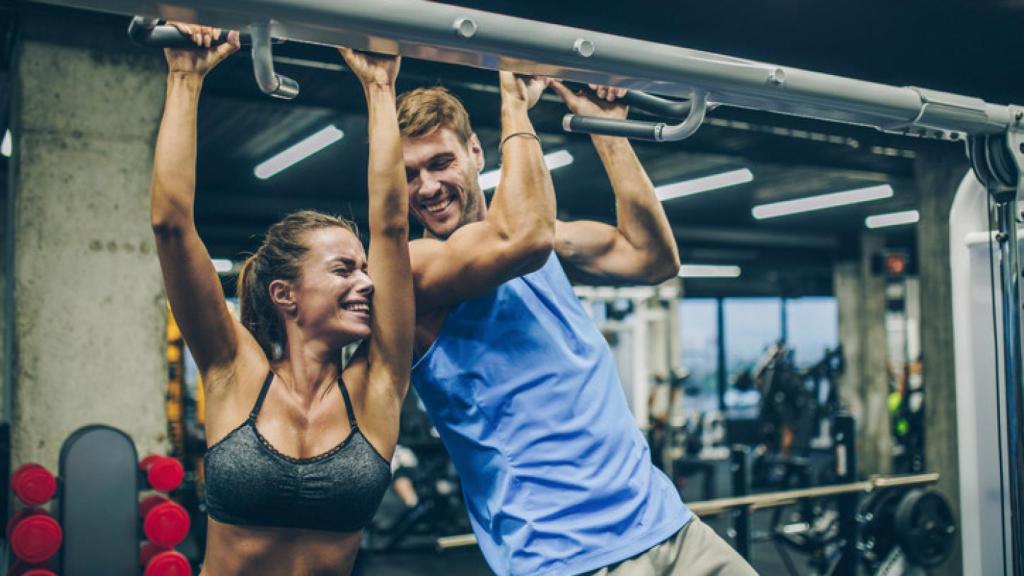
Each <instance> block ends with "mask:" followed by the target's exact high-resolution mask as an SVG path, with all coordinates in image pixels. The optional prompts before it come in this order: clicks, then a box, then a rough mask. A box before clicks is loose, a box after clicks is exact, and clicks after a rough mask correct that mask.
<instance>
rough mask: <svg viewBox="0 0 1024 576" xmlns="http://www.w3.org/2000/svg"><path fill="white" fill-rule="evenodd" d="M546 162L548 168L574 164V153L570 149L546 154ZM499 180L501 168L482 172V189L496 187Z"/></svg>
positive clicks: (552, 168)
mask: <svg viewBox="0 0 1024 576" xmlns="http://www.w3.org/2000/svg"><path fill="white" fill-rule="evenodd" d="M544 164H545V165H547V167H548V170H554V169H556V168H561V167H563V166H568V165H569V164H572V154H570V153H569V151H568V150H559V151H557V152H552V153H551V154H545V155H544ZM499 180H501V168H498V169H497V170H490V171H487V172H484V173H482V174H480V189H481V190H490V189H491V188H495V187H497V186H498V181H499Z"/></svg>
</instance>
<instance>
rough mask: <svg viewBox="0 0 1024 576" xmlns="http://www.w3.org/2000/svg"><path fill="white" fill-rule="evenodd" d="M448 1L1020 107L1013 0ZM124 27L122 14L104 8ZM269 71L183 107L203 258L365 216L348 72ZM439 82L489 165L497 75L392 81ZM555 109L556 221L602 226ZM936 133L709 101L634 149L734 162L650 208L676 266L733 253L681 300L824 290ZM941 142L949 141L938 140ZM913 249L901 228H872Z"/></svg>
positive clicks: (317, 67)
mask: <svg viewBox="0 0 1024 576" xmlns="http://www.w3.org/2000/svg"><path fill="white" fill-rule="evenodd" d="M456 3H458V4H462V5H465V6H470V7H474V8H479V9H486V10H490V11H494V12H502V13H506V14H512V15H516V16H521V17H526V18H531V19H537V20H545V21H549V22H556V23H560V24H567V25H571V26H577V27H581V28H588V29H594V30H600V31H603V32H609V33H614V34H620V35H625V36H632V37H637V38H644V39H647V40H653V41H658V42H665V43H669V44H676V45H681V46H685V47H688V48H695V49H701V50H708V51H713V52H718V53H722V54H727V55H731V56H738V57H744V58H751V59H755V60H761V61H767V62H773V63H776V64H781V65H787V66H796V67H800V68H805V69H811V70H815V71H819V72H828V73H834V74H841V75H845V76H850V77H854V78H858V79H863V80H871V81H878V82H883V83H888V84H894V85H916V86H921V87H927V88H931V89H936V90H946V91H951V92H955V93H959V94H965V95H970V96H978V97H981V98H984V99H986V100H987V101H989V102H994V103H1009V102H1013V101H1016V102H1019V103H1024V91H1022V88H1024V75H1021V74H1020V71H1021V70H1024V50H1022V49H1021V48H1022V42H1021V41H1020V39H1019V38H1020V30H1024V0H1003V1H1001V2H980V1H973V2H943V1H941V0H931V1H923V0H903V1H901V2H898V3H895V2H883V1H880V0H861V1H859V2H853V1H849V0H831V1H829V2H821V1H820V0H814V1H811V0H778V1H775V2H764V1H754V0H746V1H739V0H716V1H715V2H706V1H705V2H693V1H689V0H686V1H681V0H676V1H672V2H669V1H664V0H635V1H632V2H629V3H628V4H627V3H622V2H617V3H611V2H594V1H590V2H579V1H575V0H563V1H561V2H532V3H531V2H522V1H511V0H489V1H487V2H483V1H476V0H474V1H467V0H463V1H460V2H456ZM121 20H122V21H123V22H125V23H126V19H121ZM275 54H276V57H277V60H278V62H277V67H278V70H279V71H280V72H282V73H284V74H286V75H288V76H291V77H293V78H295V79H296V80H298V81H299V83H300V85H301V87H302V92H301V94H300V95H299V97H298V98H296V99H295V100H294V101H289V102H285V101H279V100H274V99H271V98H269V97H266V96H264V95H263V94H261V93H260V92H259V90H258V89H257V88H256V86H255V83H254V81H253V78H252V72H251V62H250V60H249V58H248V56H247V55H245V54H239V55H236V56H234V57H232V58H231V59H230V60H229V61H227V62H226V63H224V64H223V65H221V66H220V67H219V68H218V69H217V70H215V71H214V72H213V73H212V74H211V76H210V77H209V78H208V80H207V82H206V84H205V88H204V95H203V100H202V103H201V106H200V115H199V161H198V162H199V166H198V183H197V206H196V215H197V216H196V217H197V223H198V225H199V227H200V232H201V234H202V236H203V237H204V239H205V240H206V242H207V244H208V246H209V248H210V251H211V254H212V255H213V256H214V257H220V258H237V257H238V255H239V254H240V253H242V252H245V251H247V250H253V249H254V248H255V246H256V245H257V242H258V237H259V234H260V233H262V232H263V231H264V230H265V229H266V227H267V226H268V225H269V224H271V223H273V222H274V221H276V220H277V219H279V218H280V217H281V216H282V215H283V214H285V213H286V212H288V211H290V210H294V209H299V208H315V209H320V210H327V211H333V212H339V213H341V214H343V215H347V216H350V217H354V218H355V219H356V220H357V221H362V222H365V217H366V184H365V172H366V156H367V150H366V117H365V104H364V102H363V97H362V92H361V90H360V89H359V88H358V84H357V82H356V80H355V78H354V77H353V76H352V75H351V74H349V73H348V72H347V71H345V70H344V69H343V67H342V66H341V65H340V57H339V56H338V55H337V53H336V52H335V51H333V50H330V49H327V48H324V47H317V46H310V45H302V44H297V43H286V44H283V45H280V46H277V47H276V48H275ZM438 83H440V84H444V85H445V86H447V87H449V88H450V89H451V90H452V91H454V92H455V93H456V94H457V95H458V96H460V98H462V100H463V101H464V103H465V104H466V107H467V108H468V109H469V111H470V114H471V117H472V118H473V122H474V127H475V129H476V130H477V132H478V134H479V135H480V137H481V141H482V143H483V144H484V147H485V153H486V154H487V160H488V168H491V167H495V165H496V161H497V150H496V144H497V134H498V125H497V121H498V118H499V114H498V94H497V90H496V75H495V74H494V73H493V72H490V71H482V70H476V69H471V68H460V67H455V66H450V65H443V64H437V63H432V62H424V61H414V60H409V59H407V60H406V61H405V62H403V64H402V74H401V76H400V83H399V89H400V90H404V89H408V88H412V87H416V86H421V85H433V84H438ZM564 113H565V107H564V105H563V104H562V103H561V102H560V100H559V99H558V98H557V97H555V96H554V95H551V96H550V97H546V98H545V99H544V100H543V101H542V102H541V103H540V104H539V105H538V106H537V108H536V109H535V111H534V113H533V115H532V116H533V120H534V124H535V126H536V128H537V129H538V131H539V132H541V133H542V135H543V141H544V147H545V150H546V151H554V150H557V149H562V148H565V149H568V150H569V151H570V152H571V153H572V155H573V156H574V158H575V162H574V163H573V164H572V165H570V166H568V167H565V168H562V169H559V170H556V171H554V172H553V174H552V175H553V179H554V183H555V189H556V192H557V196H558V203H559V204H558V206H559V215H560V217H562V218H566V219H574V218H594V219H599V220H606V221H609V220H611V218H613V216H614V199H613V197H612V194H611V190H610V187H609V185H608V183H607V179H606V178H605V177H604V173H603V170H602V169H601V167H600V162H599V160H598V159H597V157H596V154H594V152H593V149H592V147H591V145H590V143H589V139H588V138H587V137H585V136H578V135H568V134H565V133H563V132H562V131H561V130H560V120H561V117H562V115H563V114H564ZM332 123H333V124H335V125H336V126H337V127H339V128H341V129H342V130H343V131H344V133H345V137H344V138H343V139H342V140H341V141H340V142H338V143H337V144H334V145H332V146H330V147H328V148H326V149H325V150H323V151H321V152H319V153H318V154H316V155H315V156H313V157H311V158H308V159H306V160H304V161H302V162H301V163H299V164H297V165H295V166H293V167H292V168H289V169H287V170H285V171H284V172H281V173H280V174H278V175H276V176H274V177H272V178H270V179H268V180H265V181H264V180H259V179H257V178H256V177H255V176H254V175H253V168H254V166H255V165H256V164H258V163H259V162H260V161H262V160H265V159H266V158H267V157H269V156H271V155H273V154H274V153H275V152H277V151H280V150H281V149H283V148H286V147H287V146H289V145H291V144H292V143H294V142H296V141H298V140H301V139H302V138H304V137H305V136H307V135H309V134H311V133H313V132H315V131H316V130H319V129H320V128H322V127H324V126H326V125H328V124H332ZM923 145H935V144H933V143H924V142H922V141H919V140H916V139H913V138H904V137H899V136H893V135H888V134H883V133H880V132H877V131H874V130H871V129H864V128H858V127H850V126H844V125H839V124H831V123H825V122H819V121H812V120H806V119H798V118H791V117H785V116H780V115H771V114H766V113H760V112H755V111H748V110H739V109H723V108H719V109H717V110H716V111H714V112H712V113H711V114H710V117H709V118H708V120H707V121H706V122H705V124H704V126H703V127H702V128H701V129H700V130H699V131H698V132H697V134H696V135H695V136H693V137H692V138H690V139H688V140H685V141H683V142H678V143H661V144H650V143H637V144H636V145H635V146H636V148H637V151H638V154H639V155H640V157H641V159H642V161H643V163H644V165H645V166H646V168H647V170H648V172H649V173H650V175H651V178H652V180H653V181H654V182H655V183H656V184H663V183H670V182H674V181H677V180H681V179H686V178H692V177H697V176H703V175H708V174H712V173H716V172H721V171H724V170H727V169H731V168H739V167H746V168H749V169H750V170H751V171H752V172H753V174H754V181H753V182H751V183H749V184H744V185H740V186H735V187H731V188H726V189H721V190H717V191H712V192H707V193H704V194H700V195H695V196H690V197H685V198H680V199H676V200H671V201H668V202H666V203H665V209H666V212H667V214H668V216H669V219H670V221H671V222H672V225H673V228H674V230H675V232H676V237H677V240H678V241H679V245H680V248H681V251H682V255H683V260H684V262H693V263H716V264H721V263H725V264H738V265H740V266H741V267H742V268H743V275H742V276H741V277H740V278H739V279H736V280H692V281H688V282H687V284H686V291H687V292H688V293H689V294H696V295H700V294H704V295H735V294H781V295H789V296H797V295H802V294H826V293H830V291H831V267H832V263H833V262H834V261H835V260H836V259H837V258H839V257H841V256H843V255H849V254H855V253H856V251H857V246H858V245H859V243H858V240H857V238H858V234H859V233H860V232H861V231H862V230H863V228H864V218H865V216H867V215H869V214H875V213H883V212H890V211H896V210H903V209H909V208H913V207H914V206H915V205H916V203H917V198H916V192H915V188H914V180H913V167H914V157H915V155H916V154H917V153H919V151H920V149H921V146H923ZM944 145H946V146H957V144H944ZM878 183H889V184H891V185H892V187H893V189H894V190H895V195H894V196H893V197H892V198H890V199H887V200H883V201H877V202H872V203H869V204H863V205H859V206H851V207H846V208H838V209H833V210H829V211H822V212H816V213H810V214H806V215H802V216H791V217H783V218H778V219H774V220H769V221H757V220H755V219H754V218H753V217H752V216H751V214H750V209H751V207H752V206H753V205H755V204H760V203H764V202H770V201H775V200H783V199H791V198H797V197H801V196H807V195H813V194H819V193H824V192H835V191H841V190H848V189H851V188H857V187H862V186H869V185H874V184H878ZM886 234H887V236H888V238H887V242H888V243H889V244H891V245H894V246H901V247H904V248H908V249H911V250H912V249H913V246H914V230H913V226H909V227H906V226H905V227H901V228H893V229H889V231H888V232H886Z"/></svg>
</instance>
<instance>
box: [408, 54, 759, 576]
mask: <svg viewBox="0 0 1024 576" xmlns="http://www.w3.org/2000/svg"><path fill="white" fill-rule="evenodd" d="M545 84H547V82H545V81H540V80H536V79H530V80H527V79H523V78H518V77H514V76H512V75H510V74H506V73H501V95H502V107H501V119H502V132H501V141H500V145H499V153H500V154H501V155H502V175H501V182H500V183H499V184H498V187H497V190H496V191H495V193H494V197H493V199H492V201H491V204H490V206H489V207H488V206H487V204H486V202H485V199H484V195H483V192H482V191H481V189H480V186H479V183H478V182H477V176H478V174H479V172H480V170H481V169H482V168H483V166H484V155H483V150H482V148H481V146H480V141H479V140H478V139H477V137H476V135H475V134H474V133H473V131H472V128H471V127H470V123H469V118H468V116H467V114H466V111H465V109H464V108H463V107H462V105H461V104H460V103H459V102H458V100H456V99H455V98H454V97H453V96H451V95H450V94H449V93H448V92H447V91H445V90H444V89H443V88H431V89H419V90H414V91H412V92H410V93H407V94H404V95H402V96H401V97H400V98H399V112H398V116H399V127H400V129H401V132H402V144H403V156H404V162H405V166H406V178H407V181H408V185H409V207H410V211H411V212H412V213H413V215H414V216H415V217H416V219H417V220H419V221H420V222H421V223H422V224H423V226H424V228H425V237H424V238H423V239H420V240H416V241H414V242H413V243H411V244H410V256H411V259H412V267H413V274H414V277H415V285H416V306H417V326H416V355H417V357H418V360H417V361H416V364H415V365H414V367H413V372H412V381H413V384H414V385H415V386H416V389H417V392H418V393H419V395H420V398H421V400H422V401H423V403H424V405H425V406H426V408H427V411H428V412H429V414H430V416H431V418H432V420H433V422H434V425H435V427H436V428H437V430H438V433H439V434H440V436H441V439H442V440H443V441H444V443H445V446H446V447H447V449H448V451H449V453H450V454H451V457H452V460H453V462H454V463H455V467H456V468H457V470H458V472H459V475H460V477H461V479H462V483H463V490H464V493H465V499H466V504H467V508H468V510H469V514H470V520H471V522H472V524H473V529H474V532H475V533H476V536H477V540H478V542H479V544H480V548H481V550H482V551H483V554H484V557H485V558H486V560H487V562H488V564H489V565H490V567H491V569H493V570H494V571H495V572H496V573H498V574H501V575H505V574H514V575H531V576H534V575H540V574H579V573H592V572H593V573H597V574H607V573H610V574H679V573H682V571H683V570H684V569H685V571H686V574H687V575H690V574H694V575H697V574H710V573H715V574H751V573H753V571H752V570H751V569H750V567H749V566H748V565H747V564H746V563H745V562H744V561H743V560H742V559H741V558H739V556H738V555H737V554H736V553H735V552H734V551H733V550H732V549H731V548H729V546H728V545H727V544H725V543H724V542H723V541H722V540H721V539H720V538H718V537H717V536H716V535H715V534H714V532H713V531H711V530H710V529H709V528H707V527H706V526H704V525H703V524H701V523H700V521H699V520H696V519H694V517H693V515H692V514H691V513H690V511H689V510H688V509H687V508H686V507H685V505H684V504H683V503H682V501H681V500H680V498H679V495H678V492H677V491H676V489H675V487H674V486H673V485H672V483H671V482H670V481H669V479H668V478H666V477H665V475H664V474H662V473H661V472H660V471H659V470H657V469H656V468H655V467H654V466H653V465H652V463H651V458H650V454H649V451H648V447H647V444H646V441H645V440H644V438H643V436H642V435H641V433H640V431H639V430H638V429H637V427H636V425H635V423H634V421H633V418H632V416H631V415H630V413H629V410H628V407H627V404H626V399H625V395H624V392H623V390H622V386H621V384H620V382H619V379H618V375H617V372H616V369H615V366H614V363H613V359H612V355H611V352H610V350H609V348H608V346H607V344H606V343H605V341H604V339H603V338H602V337H601V334H600V333H599V332H598V330H597V328H596V327H595V326H594V324H593V322H592V321H591V320H590V319H589V317H588V316H587V315H586V313H585V311H584V310H583V308H582V307H581V306H580V304H579V302H578V300H577V299H576V297H575V294H574V293H573V290H572V287H571V285H570V284H569V281H568V279H567V277H566V273H568V274H569V275H571V276H573V277H577V278H586V279H589V280H596V281H600V282H603V283H616V282H617V283H623V282H626V283H649V284H654V283H659V282H662V281H664V280H666V279H668V278H671V277H672V276H674V275H675V274H676V272H677V271H678V269H679V256H678V252H677V249H676V246H675V242H674V240H673V236H672V233H671V230H670V227H669V223H668V221H667V219H666V217H665V214H664V211H663V210H662V208H661V205H660V203H659V202H658V200H657V198H656V196H655V193H654V188H653V186H652V184H651V182H650V180H649V179H648V177H647V175H646V173H645V172H644V170H643V168H642V166H641V165H640V163H639V161H638V159H637V157H636V155H635V154H634V152H633V150H632V148H631V147H630V144H629V142H628V141H627V140H625V139H620V138H610V137H604V136H594V137H593V143H594V145H595V147H596V148H597V152H598V154H599V155H600V157H601V160H602V162H603V164H604V166H605V169H606V170H607V172H608V175H609V178H610V180H611V183H612V188H613V189H614V191H615V195H616V200H617V202H616V215H617V218H618V225H617V226H609V225H606V224H602V223H598V222H556V221H555V202H554V194H553V189H552V184H551V179H550V176H549V175H548V173H547V169H546V167H545V166H544V162H543V152H542V151H541V147H540V141H539V139H538V138H537V137H536V136H535V134H534V132H533V127H532V125H531V124H530V120H529V117H528V115H527V111H528V109H529V108H530V107H532V106H533V104H535V103H536V102H537V100H538V99H539V97H540V93H541V92H542V91H543V89H544V87H545ZM553 86H554V88H555V89H556V90H557V91H558V93H559V94H560V95H561V96H562V98H563V99H564V100H565V101H566V103H567V104H568V106H569V108H570V109H571V110H572V111H573V112H575V113H577V114H586V115H603V116H609V117H618V118H622V117H625V114H626V109H625V107H624V106H621V105H619V104H617V103H614V102H610V101H604V100H602V99H595V98H590V97H586V96H582V95H578V94H574V93H573V92H571V91H570V90H568V89H567V88H565V87H564V86H563V85H561V84H560V83H557V82H555V83H553ZM615 95H616V94H614V93H611V92H609V90H608V89H604V88H602V89H600V90H599V96H601V97H603V98H605V99H607V100H614V98H615ZM552 249H553V252H554V253H552ZM563 267H564V269H565V270H564V271H563Z"/></svg>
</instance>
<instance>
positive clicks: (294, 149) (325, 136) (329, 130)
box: [253, 124, 345, 180]
mask: <svg viewBox="0 0 1024 576" xmlns="http://www.w3.org/2000/svg"><path fill="white" fill-rule="evenodd" d="M343 136H345V133H344V132H342V131H341V130H338V128H337V127H336V126H335V125H334V124H331V125H330V126H328V127H326V128H324V129H323V130H320V131H319V132H317V133H316V134H313V135H312V136H310V137H308V138H306V139H305V140H303V141H301V142H299V143H298V144H295V145H294V146H291V147H289V148H288V149H286V150H285V151H284V152H281V153H280V154H277V155H275V156H273V157H271V158H269V159H267V160H265V161H263V162H261V163H260V164H259V166H256V168H255V169H254V170H253V174H255V175H256V177H257V178H259V179H260V180H266V179H267V178H270V177H271V176H273V175H274V174H277V173H278V172H280V171H282V170H284V169H285V168H287V167H289V166H291V165H292V164H295V163H296V162H299V161H301V160H304V159H305V158H308V157H309V156H312V155H313V154H316V153H317V152H319V151H321V150H323V149H324V148H327V147H328V146H330V145H331V144H334V143H335V142H337V141H338V140H341V139H342V137H343Z"/></svg>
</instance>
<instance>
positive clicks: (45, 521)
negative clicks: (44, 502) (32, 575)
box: [7, 508, 64, 564]
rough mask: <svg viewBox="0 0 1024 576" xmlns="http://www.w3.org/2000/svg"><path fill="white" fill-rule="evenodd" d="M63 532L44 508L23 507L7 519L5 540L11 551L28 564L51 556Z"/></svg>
mask: <svg viewBox="0 0 1024 576" xmlns="http://www.w3.org/2000/svg"><path fill="white" fill-rule="evenodd" d="M63 540H64V532H63V531H62V530H61V528H60V524H58V523H57V521H56V520H54V518H53V517H52V516H50V515H49V513H47V512H46V511H45V510H42V509H40V508H25V509H23V510H19V511H18V512H17V513H16V514H15V515H14V516H11V519H10V520H8V521H7V541H8V542H10V543H11V552H13V553H14V555H15V556H17V557H18V559H20V560H24V561H25V562H26V563H28V564H38V563H40V562H45V561H47V560H49V559H50V558H52V557H53V556H54V555H55V554H56V553H57V551H58V550H60V545H61V542H62V541H63Z"/></svg>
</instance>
